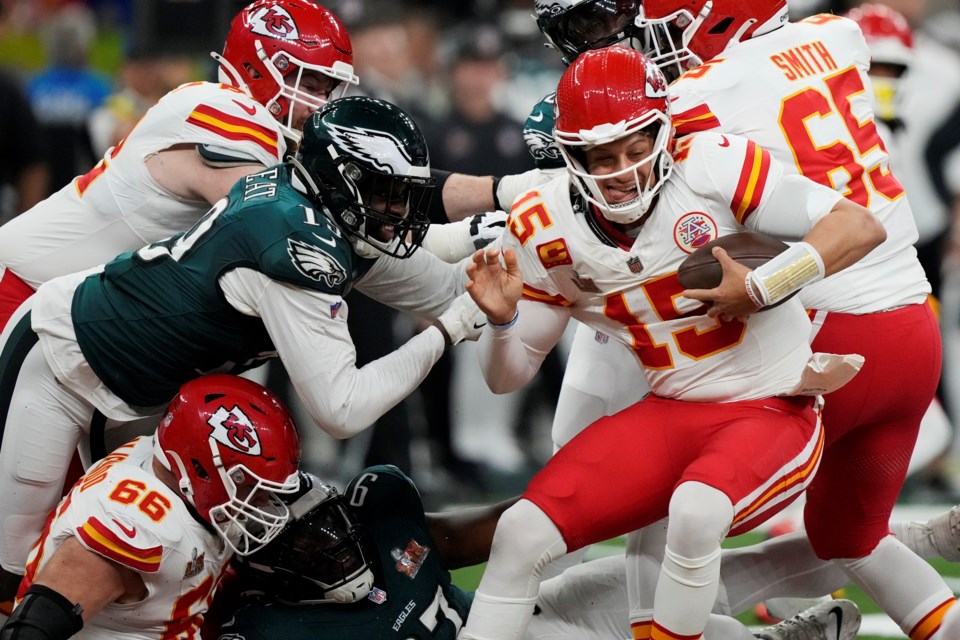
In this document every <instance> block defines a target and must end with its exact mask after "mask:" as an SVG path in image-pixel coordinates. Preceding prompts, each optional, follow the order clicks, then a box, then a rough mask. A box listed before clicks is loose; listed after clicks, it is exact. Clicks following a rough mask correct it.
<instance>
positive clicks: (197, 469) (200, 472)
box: [190, 458, 210, 482]
mask: <svg viewBox="0 0 960 640" xmlns="http://www.w3.org/2000/svg"><path fill="white" fill-rule="evenodd" d="M190 462H191V463H193V472H194V473H195V474H197V477H198V478H200V479H201V480H203V481H204V482H210V474H209V473H207V470H206V469H204V468H203V465H202V464H200V461H199V460H197V459H196V458H191V460H190Z"/></svg>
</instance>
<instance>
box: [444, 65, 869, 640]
mask: <svg viewBox="0 0 960 640" xmlns="http://www.w3.org/2000/svg"><path fill="white" fill-rule="evenodd" d="M554 137H555V138H556V140H557V143H558V144H559V145H560V148H561V151H562V152H563V156H564V159H565V161H566V163H567V168H568V173H567V175H564V176H560V177H558V178H556V179H555V180H553V181H551V182H549V183H547V184H546V185H542V186H541V187H539V188H538V189H537V190H535V191H531V192H529V193H527V194H526V195H524V196H521V197H520V198H519V199H518V200H517V201H516V202H515V203H514V205H513V208H512V210H511V212H510V217H509V218H508V222H507V232H506V233H505V234H504V237H503V259H504V262H505V266H502V265H501V263H500V259H499V254H498V252H497V251H496V250H492V251H481V252H478V253H477V254H475V255H474V258H473V262H472V264H471V265H469V266H468V269H467V273H468V275H469V276H470V278H471V281H470V282H469V283H468V285H467V289H468V291H469V293H470V295H471V296H472V297H473V298H474V300H475V301H476V302H477V304H478V305H479V306H480V308H481V309H483V311H484V312H485V313H486V315H487V318H488V321H489V324H490V329H489V330H487V331H485V332H484V334H483V336H482V337H481V341H480V360H481V366H482V368H483V372H484V377H485V379H486V380H487V383H488V385H489V386H490V388H491V390H493V391H494V392H497V393H504V392H509V391H513V390H515V389H516V388H518V387H520V386H522V385H523V384H525V383H526V382H527V381H529V380H530V378H531V377H532V376H533V375H534V374H535V373H536V371H537V369H538V367H539V365H540V362H541V361H542V360H543V357H544V354H545V353H547V352H548V351H549V350H550V349H552V348H553V347H554V346H555V345H556V343H557V341H558V340H559V339H560V336H561V335H562V333H563V331H564V329H565V327H566V325H567V322H568V321H569V319H570V318H571V317H574V318H577V319H578V320H580V321H581V322H584V323H586V324H589V325H590V326H592V327H594V328H595V329H597V330H601V331H604V332H605V333H608V334H609V335H611V336H613V337H614V338H615V339H617V340H620V341H621V342H623V343H624V344H625V345H627V346H629V347H631V348H632V349H633V350H634V352H635V353H636V356H637V358H638V359H639V361H640V362H641V364H642V365H643V367H644V371H645V373H646V376H647V382H648V383H649V385H650V387H651V389H652V390H653V393H652V394H651V395H649V396H647V398H646V399H644V400H643V401H641V402H638V403H636V404H634V405H632V406H631V407H629V408H628V409H626V410H625V411H622V412H620V413H618V414H616V415H614V416H612V417H608V418H604V419H602V420H600V421H598V422H595V423H593V424H592V425H591V426H590V427H588V428H587V429H586V430H584V431H583V432H582V433H581V434H580V435H579V436H577V437H576V438H574V439H573V440H572V441H571V442H569V443H567V444H566V445H565V446H564V447H562V448H561V449H560V450H559V452H558V453H557V454H556V455H555V456H554V457H553V458H552V459H551V460H550V462H549V463H548V464H547V466H546V467H545V468H544V469H543V470H542V471H541V472H540V473H539V474H537V476H535V477H534V479H533V480H532V481H531V483H530V485H529V486H528V488H527V490H526V492H525V493H524V495H523V498H522V499H521V500H520V501H519V502H518V503H517V504H516V505H515V506H513V507H511V508H510V509H508V510H507V511H506V512H504V514H503V516H502V517H501V519H500V521H499V523H498V525H497V531H496V535H495V537H494V542H493V552H492V554H491V558H490V562H489V564H488V565H487V568H486V571H485V573H484V576H483V580H482V582H481V583H480V588H479V589H478V591H477V594H476V597H475V599H474V605H473V607H472V608H471V612H470V617H469V618H468V621H467V625H466V627H465V628H464V630H463V632H462V633H461V635H460V638H462V639H463V640H466V639H471V640H476V639H483V640H488V639H492V638H521V637H522V636H523V630H524V629H525V627H526V625H527V623H528V621H529V618H530V616H531V614H532V613H533V607H534V604H535V602H536V596H537V591H538V585H539V578H540V572H541V570H542V568H543V567H544V566H545V565H546V564H547V563H549V562H550V561H551V560H552V559H554V558H557V557H559V556H562V555H563V554H565V553H567V552H568V551H570V550H575V549H578V548H580V547H583V546H584V545H587V544H591V543H593V542H597V541H601V540H605V539H608V538H610V537H614V536H617V535H622V534H624V533H627V532H628V531H631V530H633V529H636V528H637V527H642V526H644V525H647V524H650V523H653V522H655V521H657V520H659V519H661V518H663V517H665V516H667V514H668V512H669V515H670V520H669V524H668V526H667V532H666V550H665V558H664V560H663V568H662V570H661V572H660V576H659V580H658V585H657V593H656V601H655V605H654V616H653V624H654V625H655V626H656V628H657V630H658V631H657V632H656V633H658V634H660V635H661V636H662V637H672V638H681V637H686V638H698V637H700V636H701V635H702V633H703V631H704V628H705V625H706V622H707V619H708V616H709V613H710V610H711V609H712V607H713V604H714V601H715V599H716V595H717V587H718V581H719V571H720V543H721V541H722V539H723V538H724V537H725V536H726V535H728V534H731V535H736V534H737V533H742V532H744V531H748V530H750V529H751V528H753V527H755V526H757V525H758V524H760V523H761V522H763V521H764V520H765V519H767V518H769V517H770V516H771V515H773V514H774V513H776V512H777V511H778V510H780V509H782V508H783V507H784V506H786V505H787V504H789V502H790V501H791V500H792V499H794V498H795V497H796V496H797V495H798V494H799V493H800V492H801V491H803V488H804V487H805V486H806V485H807V484H808V483H809V482H810V479H811V478H812V476H813V472H814V470H815V469H816V466H817V463H818V460H819V457H820V452H821V449H822V445H823V431H822V429H821V427H820V424H819V419H818V412H817V407H816V405H817V402H816V400H815V399H814V398H813V397H811V396H815V395H817V394H819V393H821V392H822V391H823V390H824V389H831V390H832V389H833V388H835V387H837V386H838V385H842V384H843V383H844V382H845V381H846V380H847V379H849V377H852V376H853V375H855V373H856V371H857V369H858V367H859V364H860V362H861V359H860V358H859V357H858V356H841V355H827V354H815V355H814V354H812V353H811V350H810V346H809V321H808V319H807V317H806V314H805V313H804V311H803V308H802V307H801V306H800V304H799V303H798V302H797V301H796V300H795V299H788V297H789V296H790V295H791V294H792V293H794V292H795V291H797V290H799V289H801V288H802V287H804V286H806V285H808V284H810V283H813V282H817V281H820V280H822V279H823V278H824V277H825V276H828V275H831V274H833V273H835V272H838V271H840V270H842V269H843V268H845V267H847V266H849V265H850V264H853V263H854V262H856V261H857V260H859V259H860V258H862V257H863V256H865V255H867V254H868V253H869V252H870V251H871V250H872V249H874V248H875V247H877V246H878V245H879V244H880V243H881V242H882V241H883V239H884V237H885V233H884V231H883V227H882V226H881V225H880V223H879V221H877V220H876V218H875V216H874V215H873V214H872V213H871V212H870V211H869V210H868V209H866V208H865V207H863V206H861V205H859V204H857V203H855V202H853V201H851V200H848V199H845V198H843V197H841V196H840V194H838V193H837V192H836V191H834V190H832V189H830V188H828V187H824V186H821V185H818V184H816V183H815V182H813V181H811V180H809V179H806V178H803V177H802V176H785V175H784V172H783V170H782V169H781V168H780V165H779V163H777V162H776V161H775V160H774V159H773V158H771V156H770V154H768V153H766V152H765V151H764V150H763V149H762V148H761V147H760V146H758V145H757V144H755V143H753V142H752V141H748V140H747V139H745V138H740V137H737V136H732V135H719V134H706V135H700V136H696V137H691V138H689V139H687V140H685V141H683V142H682V144H680V145H678V146H677V147H674V146H673V126H672V123H671V118H670V106H669V101H668V96H667V83H666V80H665V78H664V77H663V75H662V73H661V72H660V71H659V70H658V68H657V66H656V65H655V64H653V63H652V62H650V60H649V59H647V58H646V57H645V56H644V55H643V54H642V53H640V52H638V51H635V50H632V49H628V48H625V47H622V46H612V47H607V48H605V49H600V50H594V51H588V52H586V53H584V54H581V55H580V56H579V57H578V58H577V59H576V61H574V63H573V64H572V65H571V66H570V67H569V68H568V69H567V70H566V71H565V72H564V74H563V77H562V78H561V80H560V85H559V88H558V90H557V121H556V128H555V134H554ZM743 229H752V230H756V231H760V232H765V233H768V234H775V235H778V236H782V237H787V238H792V239H794V240H798V242H796V243H795V244H793V245H792V246H791V247H790V248H789V249H787V250H786V251H784V252H783V253H781V254H780V255H778V256H777V257H775V258H773V259H771V260H770V261H769V262H767V263H766V264H764V265H763V266H761V267H758V268H757V269H755V270H752V271H750V270H748V269H747V268H746V267H744V266H743V265H740V264H739V263H737V262H735V261H733V260H732V259H731V258H730V257H729V256H727V255H726V253H725V252H724V251H723V250H722V249H719V248H715V249H714V250H713V255H714V256H715V257H716V258H717V259H718V261H719V262H720V264H721V265H722V266H723V272H724V275H723V280H722V282H721V283H720V285H719V286H718V287H717V288H715V289H709V290H704V289H700V290H684V288H683V287H682V286H680V284H679V282H678V279H677V268H678V266H679V264H680V263H681V261H682V260H683V259H684V258H685V257H686V256H687V255H689V254H690V253H693V252H694V251H695V250H696V249H697V248H698V247H700V246H702V245H703V244H705V243H706V242H708V241H709V240H712V239H714V238H718V237H723V236H726V235H728V234H730V233H734V232H737V231H741V230H743ZM521 297H522V298H523V299H522V300H521ZM781 303H782V304H781ZM760 309H763V310H764V313H755V312H756V311H758V310H760ZM815 380H816V381H815ZM611 486H616V487H617V491H616V492H614V493H615V495H616V498H614V495H613V493H611V492H610V491H609V488H610V487H611ZM624 496H627V498H626V499H624Z"/></svg>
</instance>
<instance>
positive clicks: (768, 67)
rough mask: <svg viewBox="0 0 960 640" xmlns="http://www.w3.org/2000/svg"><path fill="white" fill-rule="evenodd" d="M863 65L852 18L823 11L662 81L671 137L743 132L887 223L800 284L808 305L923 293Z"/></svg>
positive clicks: (862, 304)
mask: <svg viewBox="0 0 960 640" xmlns="http://www.w3.org/2000/svg"><path fill="white" fill-rule="evenodd" d="M869 67H870V53H869V50H868V48H867V44H866V42H865V41H864V39H863V34H862V33H861V32H860V29H859V27H858V26H857V24H856V23H855V22H853V21H852V20H848V19H846V18H842V17H839V16H834V15H829V14H823V15H817V16H813V17H810V18H807V19H806V20H802V21H800V22H796V23H792V22H788V23H786V24H784V25H783V26H782V27H781V28H779V29H776V30H775V31H772V32H770V33H768V34H765V35H764V36H763V37H762V38H755V39H753V40H748V41H746V42H743V43H740V44H738V45H737V46H736V47H734V48H733V49H731V50H730V51H727V52H724V54H723V55H721V56H720V57H717V58H714V59H713V60H710V61H708V62H706V63H705V64H703V65H702V66H700V67H698V68H696V69H693V70H691V71H689V72H687V73H686V74H684V75H683V76H681V77H680V78H679V79H678V80H677V81H676V82H674V83H673V85H671V87H670V94H671V96H672V97H673V99H674V100H673V102H672V103H671V110H672V112H673V122H674V125H675V126H676V128H677V134H678V135H685V134H689V133H695V132H698V131H707V130H714V131H723V132H727V133H734V134H737V135H742V136H745V137H747V138H749V139H750V140H753V141H754V142H757V143H758V144H759V145H760V146H761V147H763V148H764V149H765V150H767V151H769V152H770V154H771V155H772V156H773V157H774V158H776V159H777V160H778V161H779V162H780V163H782V165H783V168H784V170H785V171H786V172H788V173H792V174H796V173H799V174H802V175H804V176H806V177H808V178H810V179H811V180H813V181H815V182H818V183H820V184H822V185H825V186H828V187H831V188H833V189H836V190H837V191H838V192H840V193H842V194H843V195H845V196H846V197H847V198H849V199H850V200H853V201H854V202H856V203H857V204H860V205H862V206H864V207H867V208H868V209H870V210H871V211H873V212H874V213H875V214H876V216H877V218H878V219H879V220H880V222H881V223H882V224H883V226H884V228H885V229H886V230H887V239H886V241H884V242H883V243H882V244H881V245H880V246H879V247H877V248H876V249H874V250H873V251H871V252H870V253H869V254H868V255H867V256H866V257H864V258H863V259H862V260H860V261H858V262H857V263H855V264H853V265H851V266H850V267H848V268H846V269H844V270H842V271H840V272H839V273H837V274H834V275H832V276H830V277H829V278H826V279H825V280H823V281H821V282H817V283H814V284H812V285H810V286H808V287H805V288H804V289H803V291H801V292H800V296H799V297H800V299H801V301H802V302H803V304H804V305H805V306H806V308H808V309H826V310H830V311H837V312H846V313H869V312H873V311H881V310H884V309H889V308H891V307H895V306H902V305H906V304H917V303H922V302H923V301H924V300H925V299H926V296H927V294H928V293H930V285H929V283H927V281H926V277H925V276H924V273H923V269H922V267H921V266H920V263H919V262H918V261H917V258H916V250H915V249H914V248H913V244H914V243H915V242H916V241H917V237H918V236H917V228H916V223H915V222H914V219H913V213H912V212H911V210H910V205H909V203H908V202H907V197H906V195H905V193H904V190H903V187H902V186H900V183H899V182H898V181H897V179H896V178H895V177H894V176H893V174H892V173H890V166H889V165H890V157H889V155H888V154H887V149H886V147H885V146H884V144H883V142H882V140H881V139H880V136H879V134H878V133H877V128H876V124H875V123H874V120H873V118H872V117H871V114H872V107H871V104H870V100H871V98H870V95H871V94H870V91H869V82H870V80H869V78H868V76H867V69H868V68H869ZM774 123H776V125H774Z"/></svg>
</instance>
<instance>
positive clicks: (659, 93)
mask: <svg viewBox="0 0 960 640" xmlns="http://www.w3.org/2000/svg"><path fill="white" fill-rule="evenodd" d="M646 67H647V82H646V85H647V86H646V91H645V93H646V96H647V97H648V98H665V97H666V96H667V79H666V78H664V77H663V72H661V71H660V69H659V67H657V65H655V64H653V63H652V62H649V61H648V62H647V64H646Z"/></svg>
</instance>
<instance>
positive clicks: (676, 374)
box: [503, 133, 840, 401]
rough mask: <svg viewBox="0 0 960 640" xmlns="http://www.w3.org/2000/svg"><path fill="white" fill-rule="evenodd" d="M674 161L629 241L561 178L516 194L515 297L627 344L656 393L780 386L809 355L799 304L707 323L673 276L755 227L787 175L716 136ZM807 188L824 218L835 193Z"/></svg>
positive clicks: (750, 391) (692, 142)
mask: <svg viewBox="0 0 960 640" xmlns="http://www.w3.org/2000/svg"><path fill="white" fill-rule="evenodd" d="M674 161H675V166H674V169H673V174H672V176H671V177H670V178H669V180H668V182H667V184H666V185H664V187H663V189H662V190H661V191H660V194H659V196H658V201H657V202H656V204H655V205H654V208H653V210H652V213H650V214H649V217H648V219H647V220H646V221H645V222H644V224H643V225H642V227H641V228H640V229H639V234H638V235H637V237H636V238H635V239H633V238H629V237H627V236H624V235H623V234H622V233H618V232H617V231H616V230H615V229H613V228H612V227H610V226H609V225H608V224H606V221H605V220H604V219H603V218H602V217H601V216H600V215H599V214H597V215H594V214H593V213H590V212H587V211H586V209H585V207H584V206H583V201H582V200H581V199H580V198H579V197H578V196H575V195H574V196H571V194H572V193H573V188H572V186H571V185H570V178H569V177H567V176H562V177H560V178H558V179H555V180H553V181H551V182H549V183H548V184H546V185H544V186H542V187H540V188H539V189H538V190H536V191H531V192H529V193H527V194H526V195H525V196H523V197H521V198H520V199H518V201H517V202H516V203H515V204H514V206H513V209H512V211H511V213H510V218H509V220H508V224H507V228H508V231H507V233H505V234H504V241H503V243H504V247H513V248H514V249H515V250H516V252H517V256H518V260H519V265H520V269H521V271H522V273H523V279H524V285H523V297H524V298H525V299H528V300H533V301H538V302H542V303H546V304H550V305H557V306H560V307H567V308H569V309H570V312H571V314H572V316H573V317H574V318H576V319H577V320H580V321H581V322H583V323H585V324H587V325H589V326H591V327H593V328H595V329H597V330H599V331H602V332H604V333H606V334H608V335H611V336H615V337H616V338H617V339H619V340H621V341H622V342H624V343H625V344H627V345H628V346H630V347H631V348H632V349H633V350H634V352H635V354H636V356H637V357H638V358H639V360H640V362H641V363H642V365H643V367H644V371H645V373H646V376H647V380H648V382H649V384H650V388H651V390H652V391H653V392H654V393H656V394H658V395H661V396H664V397H669V398H676V399H680V400H696V401H732V400H749V399H756V398H763V397H769V396H775V395H780V394H784V393H786V392H788V391H789V390H791V389H793V388H794V386H795V385H796V384H797V382H798V381H799V378H800V375H801V372H802V370H803V368H804V366H805V364H806V362H807V360H808V358H809V357H810V355H811V352H810V347H809V345H808V340H809V333H810V328H809V327H810V324H809V321H808V320H807V317H806V315H805V314H804V311H803V309H802V307H801V306H800V305H799V304H798V303H797V302H796V301H795V300H791V301H788V302H787V303H786V304H783V305H781V306H780V307H777V308H774V309H770V310H768V311H765V312H763V313H758V314H754V315H752V316H750V317H749V319H747V320H743V321H741V320H720V319H712V318H709V317H707V315H706V306H705V305H703V304H701V303H700V302H697V301H695V300H690V299H687V298H684V297H682V296H681V295H680V293H681V292H682V291H683V287H682V286H680V283H679V282H678V280H677V268H678V266H679V265H680V262H681V261H682V260H683V259H684V258H686V257H687V256H688V255H689V254H690V253H692V252H693V251H695V250H696V249H697V248H698V247H700V246H703V245H704V244H706V243H707V242H709V241H710V240H713V239H714V238H717V237H719V236H723V235H726V234H729V233H735V232H739V231H743V230H744V229H755V228H756V226H757V221H758V220H760V219H762V218H763V217H764V215H765V214H767V213H768V211H767V209H768V208H769V207H768V203H769V201H770V198H769V194H770V193H771V191H772V190H773V189H774V187H775V186H776V184H777V183H778V181H779V180H781V178H782V175H783V172H782V170H781V169H780V167H779V165H778V163H776V161H774V160H773V159H772V158H771V157H770V154H768V153H767V152H766V151H764V150H763V149H761V148H760V147H759V146H758V145H756V144H755V143H753V142H751V141H748V140H746V139H744V138H739V137H736V136H728V135H719V134H714V133H708V134H700V135H697V136H693V137H689V138H687V139H685V140H684V141H682V143H681V144H679V145H678V147H677V150H676V152H675V154H674ZM805 184H807V185H809V186H808V187H807V188H808V190H809V191H810V192H811V193H814V192H816V193H818V194H819V195H820V201H821V202H822V203H823V204H824V206H825V207H826V210H825V211H822V212H821V214H822V215H825V214H826V213H827V212H829V209H830V208H831V207H832V206H833V204H834V203H835V202H836V200H837V199H838V198H839V197H840V196H839V195H838V194H836V193H833V192H830V191H829V190H827V189H826V188H824V187H821V186H819V185H816V184H814V183H812V182H806V183H805ZM574 207H576V208H574ZM797 209H798V211H805V208H804V207H803V206H802V205H800V204H798V206H797ZM815 221H816V220H811V221H810V224H811V225H812V223H813V222H815Z"/></svg>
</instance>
